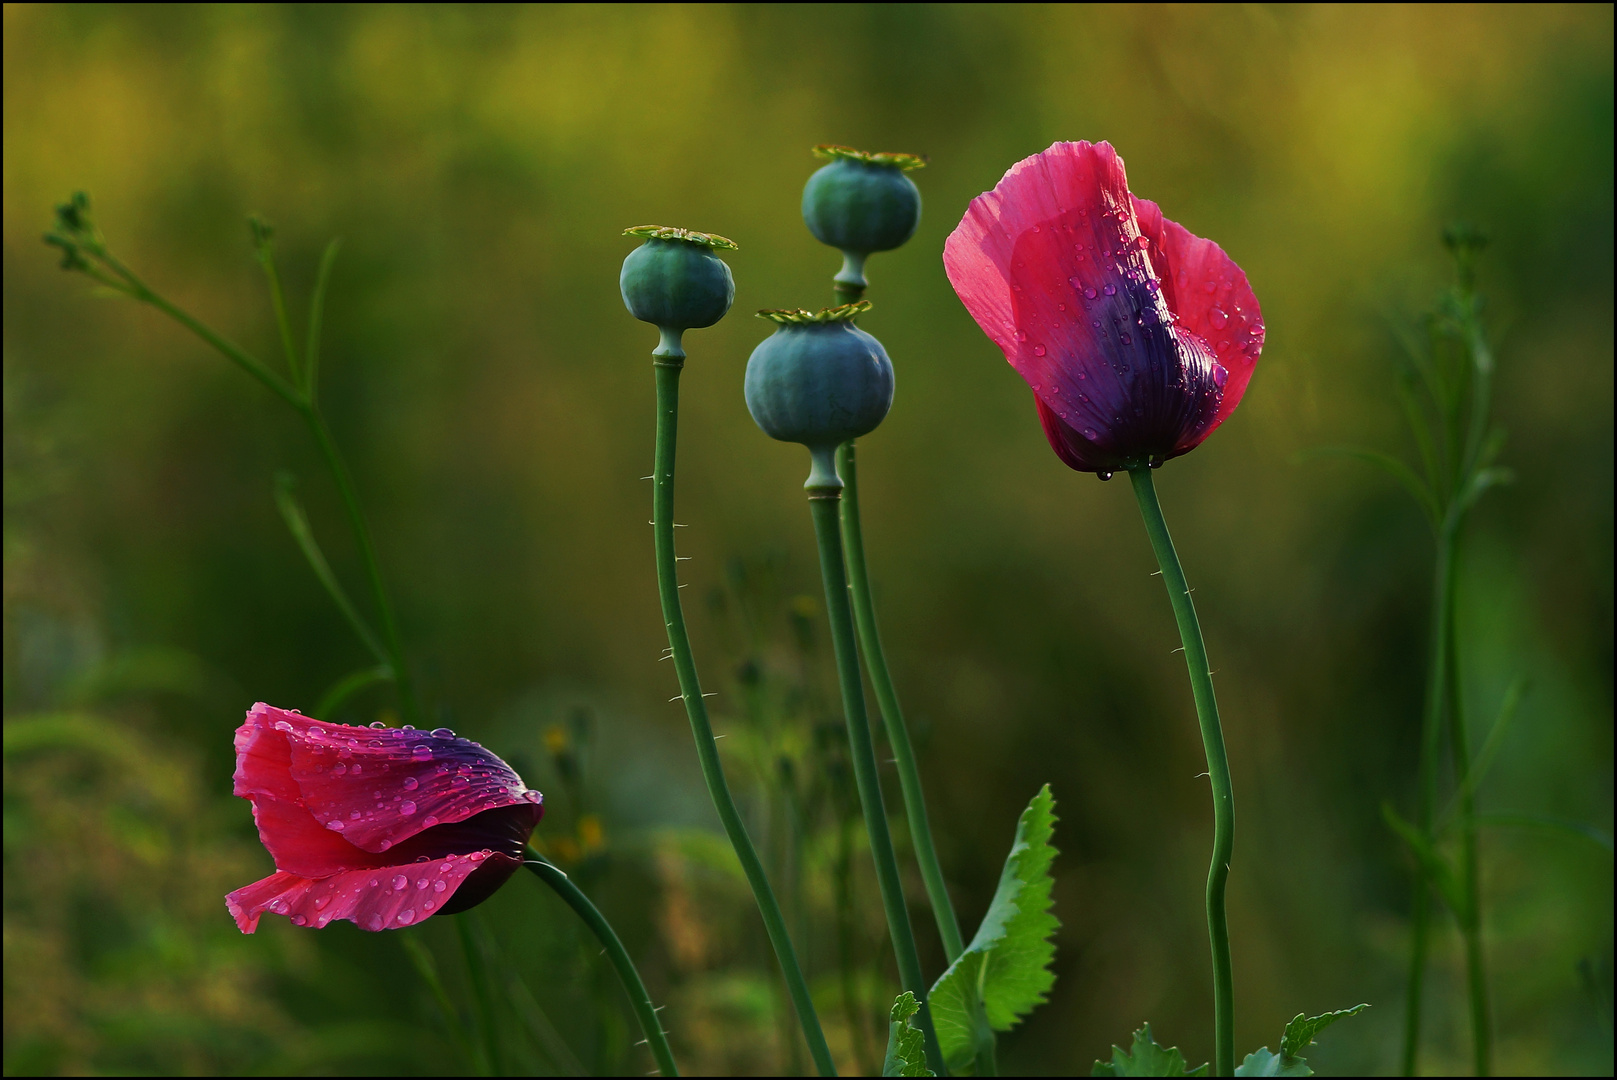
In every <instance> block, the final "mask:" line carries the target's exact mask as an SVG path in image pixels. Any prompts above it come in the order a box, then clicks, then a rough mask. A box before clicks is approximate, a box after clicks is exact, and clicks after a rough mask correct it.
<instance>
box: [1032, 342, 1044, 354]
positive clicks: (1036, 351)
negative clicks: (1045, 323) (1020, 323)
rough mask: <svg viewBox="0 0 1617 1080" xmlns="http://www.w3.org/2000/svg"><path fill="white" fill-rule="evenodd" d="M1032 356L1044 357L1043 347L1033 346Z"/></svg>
mask: <svg viewBox="0 0 1617 1080" xmlns="http://www.w3.org/2000/svg"><path fill="white" fill-rule="evenodd" d="M1033 355H1034V356H1043V355H1044V346H1043V345H1035V346H1033Z"/></svg>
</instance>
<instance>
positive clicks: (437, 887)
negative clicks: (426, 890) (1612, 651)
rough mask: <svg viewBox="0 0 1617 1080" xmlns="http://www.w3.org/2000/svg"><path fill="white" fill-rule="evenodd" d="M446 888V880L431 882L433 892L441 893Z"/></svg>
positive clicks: (447, 886)
mask: <svg viewBox="0 0 1617 1080" xmlns="http://www.w3.org/2000/svg"><path fill="white" fill-rule="evenodd" d="M447 888H449V885H448V883H447V882H443V881H434V882H433V883H432V891H433V892H435V893H441V892H443V891H444V890H445V889H447Z"/></svg>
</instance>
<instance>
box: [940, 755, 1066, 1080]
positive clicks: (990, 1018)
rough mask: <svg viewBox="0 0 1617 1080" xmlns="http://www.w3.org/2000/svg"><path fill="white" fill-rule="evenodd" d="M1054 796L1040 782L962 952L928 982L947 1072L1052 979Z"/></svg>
mask: <svg viewBox="0 0 1617 1080" xmlns="http://www.w3.org/2000/svg"><path fill="white" fill-rule="evenodd" d="M1055 822H1056V816H1055V797H1054V796H1052V795H1051V794H1050V785H1049V784H1046V785H1045V786H1044V787H1042V788H1040V789H1039V793H1038V794H1037V795H1035V796H1033V801H1032V802H1030V803H1028V806H1027V809H1026V810H1024V811H1022V817H1021V820H1020V821H1018V822H1017V823H1016V840H1015V842H1014V843H1013V844H1012V845H1011V853H1010V855H1008V856H1007V857H1006V859H1005V869H1004V870H1003V871H1002V872H1001V873H1000V876H999V888H998V889H996V890H995V892H994V900H993V903H991V904H989V906H988V914H986V915H984V916H983V921H982V925H981V926H979V927H978V928H977V936H976V937H974V938H972V939H971V944H970V945H968V946H966V950H965V952H963V953H961V954H960V956H959V957H957V958H956V959H955V962H954V963H953V964H950V965H949V970H948V971H945V972H944V973H943V975H942V977H941V978H939V979H938V981H937V982H936V983H934V984H933V986H932V992H931V993H930V994H929V995H928V996H927V1004H928V1006H930V1008H931V1010H932V1024H933V1026H934V1028H935V1029H936V1031H937V1034H938V1045H939V1047H940V1048H941V1049H942V1050H943V1060H944V1063H945V1064H946V1065H948V1067H949V1070H950V1071H951V1072H969V1071H970V1068H971V1065H972V1063H973V1062H974V1061H975V1060H976V1059H977V1055H978V1053H979V1052H980V1051H986V1050H990V1049H991V1048H992V1046H993V1039H994V1036H993V1033H994V1032H995V1031H1009V1030H1010V1029H1011V1028H1012V1027H1014V1026H1015V1025H1016V1024H1017V1022H1019V1021H1020V1020H1021V1019H1022V1017H1023V1016H1025V1015H1026V1014H1027V1013H1028V1012H1030V1011H1031V1010H1032V1009H1033V1008H1034V1006H1036V1005H1039V1004H1041V1003H1042V1002H1043V1001H1044V995H1045V994H1046V993H1048V992H1049V990H1050V987H1051V986H1053V985H1054V984H1055V974H1054V973H1053V972H1051V971H1050V969H1049V965H1050V961H1051V960H1052V959H1054V957H1055V944H1054V943H1053V942H1052V941H1051V940H1050V935H1052V934H1053V933H1055V931H1056V928H1057V927H1058V926H1060V925H1061V924H1060V923H1059V922H1057V921H1056V918H1055V916H1054V915H1052V914H1050V906H1051V904H1052V902H1053V901H1052V899H1051V896H1050V889H1051V886H1052V885H1053V884H1054V882H1053V881H1052V879H1051V877H1050V863H1051V862H1052V861H1053V860H1054V859H1055V856H1056V849H1055V848H1054V847H1052V846H1051V844H1050V837H1051V835H1052V834H1053V832H1054V830H1055Z"/></svg>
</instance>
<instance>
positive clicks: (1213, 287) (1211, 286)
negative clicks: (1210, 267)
mask: <svg viewBox="0 0 1617 1080" xmlns="http://www.w3.org/2000/svg"><path fill="white" fill-rule="evenodd" d="M1202 292H1204V293H1206V294H1208V295H1209V296H1211V295H1212V294H1213V293H1216V292H1218V283H1217V282H1215V281H1204V282H1202Z"/></svg>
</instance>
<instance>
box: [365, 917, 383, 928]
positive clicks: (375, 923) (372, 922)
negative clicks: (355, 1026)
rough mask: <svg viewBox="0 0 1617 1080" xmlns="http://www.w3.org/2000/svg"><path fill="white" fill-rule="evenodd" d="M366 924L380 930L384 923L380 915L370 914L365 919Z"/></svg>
mask: <svg viewBox="0 0 1617 1080" xmlns="http://www.w3.org/2000/svg"><path fill="white" fill-rule="evenodd" d="M366 924H367V925H368V926H370V928H371V929H372V930H380V929H381V928H382V926H383V925H384V922H383V919H382V917H381V916H380V915H372V916H371V917H370V918H369V919H367V920H366Z"/></svg>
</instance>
